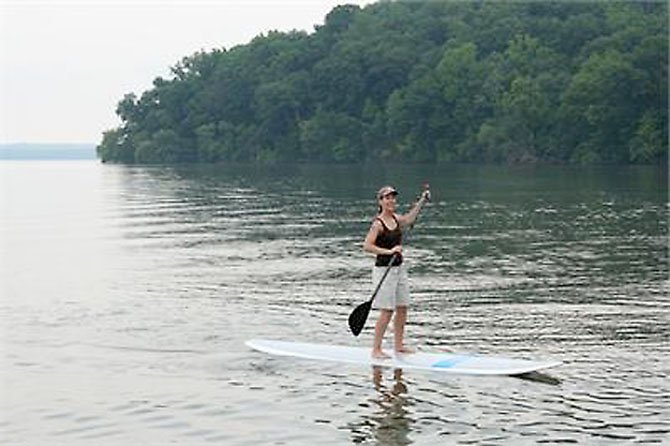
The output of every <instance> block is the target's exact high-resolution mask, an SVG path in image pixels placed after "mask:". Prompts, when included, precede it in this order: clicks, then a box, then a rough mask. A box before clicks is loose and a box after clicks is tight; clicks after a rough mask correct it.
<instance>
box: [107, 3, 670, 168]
mask: <svg viewBox="0 0 670 446" xmlns="http://www.w3.org/2000/svg"><path fill="white" fill-rule="evenodd" d="M120 63H122V61H120ZM667 88H668V6H667V3H666V2H665V1H663V2H632V1H631V2H592V3H582V2H562V1H558V2H528V3H519V2H461V1H429V2H381V3H376V4H373V5H369V6H367V7H365V8H360V7H357V6H351V5H344V6H339V7H336V8H334V9H333V10H332V11H331V12H330V13H329V14H328V15H327V16H326V18H325V23H324V25H322V26H317V27H316V29H315V31H314V32H312V33H305V32H289V33H281V32H270V33H268V34H267V35H261V36H259V37H256V38H255V39H253V40H252V41H251V42H249V43H248V44H246V45H240V46H236V47H234V48H231V49H228V50H225V49H220V50H213V51H210V52H200V53H196V54H193V55H191V56H188V57H185V58H184V59H183V60H182V61H181V62H179V63H177V64H176V66H174V67H173V68H172V75H171V77H170V78H168V79H163V78H157V79H156V80H155V81H154V83H153V88H151V89H150V90H148V91H146V92H144V93H142V94H141V96H139V97H138V96H136V95H135V94H127V95H126V96H125V97H124V98H123V99H122V100H121V101H120V102H119V104H118V108H117V113H118V115H119V117H120V118H121V122H122V123H121V125H120V126H119V127H118V128H115V129H111V130H109V131H107V132H105V133H104V135H103V138H102V142H101V143H100V145H99V146H98V154H99V156H100V158H101V159H102V160H103V161H105V162H126V163H184V162H222V161H231V162H286V161H291V162H296V161H298V162H343V163H350V162H370V161H376V160H381V161H402V162H408V161H409V162H489V163H534V162H540V163H662V162H666V161H667V151H668V91H667Z"/></svg>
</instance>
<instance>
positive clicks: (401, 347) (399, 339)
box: [393, 305, 414, 353]
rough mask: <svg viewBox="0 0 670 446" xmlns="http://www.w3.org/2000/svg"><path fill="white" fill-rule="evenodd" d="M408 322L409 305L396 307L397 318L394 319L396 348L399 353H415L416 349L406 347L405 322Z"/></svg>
mask: <svg viewBox="0 0 670 446" xmlns="http://www.w3.org/2000/svg"><path fill="white" fill-rule="evenodd" d="M406 323H407V305H402V306H399V307H396V312H395V319H394V320H393V330H394V342H395V344H394V348H395V351H396V352H399V353H413V352H414V351H413V350H411V349H409V348H407V347H405V324H406Z"/></svg>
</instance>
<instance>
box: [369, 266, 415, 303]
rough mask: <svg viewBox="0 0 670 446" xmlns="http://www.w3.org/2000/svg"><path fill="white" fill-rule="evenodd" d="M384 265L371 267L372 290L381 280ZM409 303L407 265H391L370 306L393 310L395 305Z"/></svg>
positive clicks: (384, 269) (384, 268)
mask: <svg viewBox="0 0 670 446" xmlns="http://www.w3.org/2000/svg"><path fill="white" fill-rule="evenodd" d="M385 271H386V267H385V266H375V267H373V268H372V286H373V287H374V288H373V290H374V289H375V288H376V287H377V284H378V283H379V281H380V280H381V278H382V276H383V275H384V272H385ZM408 305H409V279H408V278H407V266H406V265H405V263H402V264H400V266H392V267H391V270H390V271H389V273H388V275H387V276H386V279H384V283H383V284H382V286H381V288H379V291H378V292H377V295H376V296H375V300H374V301H373V302H372V308H375V309H379V310H395V309H396V307H403V306H408Z"/></svg>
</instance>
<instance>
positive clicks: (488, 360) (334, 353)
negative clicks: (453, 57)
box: [246, 339, 560, 375]
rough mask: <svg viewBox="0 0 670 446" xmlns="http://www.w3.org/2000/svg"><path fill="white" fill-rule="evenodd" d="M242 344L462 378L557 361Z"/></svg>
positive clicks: (255, 342) (533, 368) (301, 344)
mask: <svg viewBox="0 0 670 446" xmlns="http://www.w3.org/2000/svg"><path fill="white" fill-rule="evenodd" d="M246 344H247V346H249V347H251V348H252V349H254V350H258V351H260V352H263V353H269V354H272V355H281V356H291V357H295V358H303V359H314V360H320V361H336V362H346V363H350V364H360V365H367V366H373V365H376V366H383V367H393V368H398V369H417V370H431V371H434V372H442V373H452V374H465V375H520V374H523V373H530V372H534V371H537V370H541V369H546V368H549V367H554V366H557V365H559V364H560V362H559V361H530V360H526V359H512V358H503V357H500V356H488V355H470V354H457V353H426V352H417V353H411V354H401V355H395V356H393V357H391V358H389V359H376V358H373V357H371V356H370V348H363V347H347V346H338V345H325V344H309V343H305V342H286V341H272V340H267V339H252V340H250V341H247V342H246Z"/></svg>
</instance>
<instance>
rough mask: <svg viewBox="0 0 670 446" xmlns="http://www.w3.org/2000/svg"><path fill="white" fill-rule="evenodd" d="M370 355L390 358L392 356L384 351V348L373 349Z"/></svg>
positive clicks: (376, 357) (375, 357)
mask: <svg viewBox="0 0 670 446" xmlns="http://www.w3.org/2000/svg"><path fill="white" fill-rule="evenodd" d="M370 356H372V358H373V359H390V358H391V357H390V356H389V355H387V354H386V353H384V352H383V351H382V350H373V351H372V354H371V355H370Z"/></svg>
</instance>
